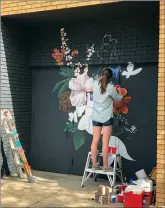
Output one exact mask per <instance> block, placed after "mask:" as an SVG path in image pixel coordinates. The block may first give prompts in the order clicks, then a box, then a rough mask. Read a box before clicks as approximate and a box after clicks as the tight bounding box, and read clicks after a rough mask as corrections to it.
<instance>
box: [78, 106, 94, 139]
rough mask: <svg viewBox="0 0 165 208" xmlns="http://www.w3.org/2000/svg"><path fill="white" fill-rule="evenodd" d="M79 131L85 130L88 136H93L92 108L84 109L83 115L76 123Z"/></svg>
mask: <svg viewBox="0 0 165 208" xmlns="http://www.w3.org/2000/svg"><path fill="white" fill-rule="evenodd" d="M77 128H78V129H79V130H81V131H84V130H86V131H87V132H88V133H89V134H91V135H92V134H93V125H92V108H87V107H86V109H85V114H84V115H83V116H82V118H81V119H80V121H79V123H78V127H77Z"/></svg>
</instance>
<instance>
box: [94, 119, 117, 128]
mask: <svg viewBox="0 0 165 208" xmlns="http://www.w3.org/2000/svg"><path fill="white" fill-rule="evenodd" d="M113 122H114V118H110V119H109V120H108V121H106V122H104V123H100V122H98V121H92V123H93V126H100V127H102V126H112V125H113Z"/></svg>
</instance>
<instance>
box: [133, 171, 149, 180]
mask: <svg viewBox="0 0 165 208" xmlns="http://www.w3.org/2000/svg"><path fill="white" fill-rule="evenodd" d="M135 175H136V176H137V178H138V179H148V177H147V174H146V172H145V171H144V169H142V170H139V171H137V172H136V173H135Z"/></svg>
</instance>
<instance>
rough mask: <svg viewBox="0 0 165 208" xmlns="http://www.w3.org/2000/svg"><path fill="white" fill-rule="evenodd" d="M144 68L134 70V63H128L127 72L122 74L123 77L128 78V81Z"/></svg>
mask: <svg viewBox="0 0 165 208" xmlns="http://www.w3.org/2000/svg"><path fill="white" fill-rule="evenodd" d="M141 70H142V68H138V69H136V70H134V64H133V63H132V62H128V66H127V71H123V72H122V74H121V75H122V76H126V79H128V78H129V77H130V76H132V75H136V74H138V73H140V72H141Z"/></svg>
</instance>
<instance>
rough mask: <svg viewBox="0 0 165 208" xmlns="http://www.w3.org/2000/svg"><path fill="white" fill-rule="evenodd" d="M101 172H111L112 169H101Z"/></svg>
mask: <svg viewBox="0 0 165 208" xmlns="http://www.w3.org/2000/svg"><path fill="white" fill-rule="evenodd" d="M102 170H103V172H113V168H111V167H110V168H103V169H102Z"/></svg>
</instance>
